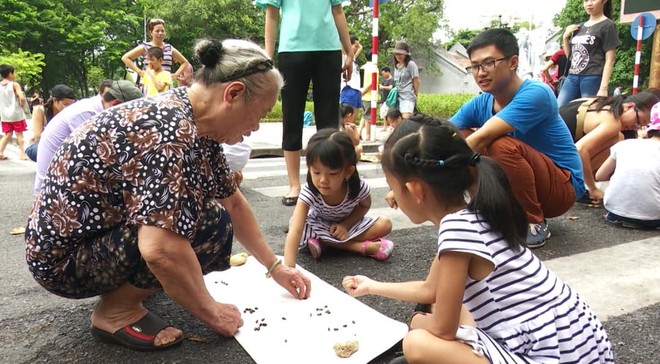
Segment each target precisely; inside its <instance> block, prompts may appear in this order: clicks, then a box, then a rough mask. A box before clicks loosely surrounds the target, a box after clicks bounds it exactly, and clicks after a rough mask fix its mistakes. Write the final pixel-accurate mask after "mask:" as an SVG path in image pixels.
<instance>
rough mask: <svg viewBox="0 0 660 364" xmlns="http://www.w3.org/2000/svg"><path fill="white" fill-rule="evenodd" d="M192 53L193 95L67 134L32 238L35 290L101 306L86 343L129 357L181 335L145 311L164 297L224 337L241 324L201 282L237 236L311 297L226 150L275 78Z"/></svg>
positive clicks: (236, 46)
mask: <svg viewBox="0 0 660 364" xmlns="http://www.w3.org/2000/svg"><path fill="white" fill-rule="evenodd" d="M195 53H196V55H197V56H198V58H199V59H200V61H201V63H202V65H203V66H202V67H201V69H200V70H199V71H198V72H197V75H196V79H195V83H193V85H192V86H191V87H189V88H177V89H174V90H171V91H167V92H165V93H162V94H160V95H158V96H155V97H153V98H146V99H139V100H134V101H131V102H128V103H125V104H122V105H120V106H117V107H114V108H111V109H108V110H105V111H104V112H102V113H101V114H99V115H97V116H96V117H94V118H92V119H90V120H88V121H87V122H85V123H84V124H82V125H81V126H80V127H79V128H78V129H76V130H75V131H74V133H73V134H72V135H71V137H70V138H69V139H68V140H67V141H66V142H65V143H64V144H63V145H62V147H61V148H60V149H59V150H58V152H57V153H56V154H55V156H54V158H53V160H52V164H51V167H50V171H49V173H48V176H47V178H46V180H45V182H44V186H43V188H42V190H41V194H40V196H38V197H37V200H36V201H35V203H34V207H33V209H32V212H31V214H30V217H29V220H28V225H27V229H26V243H27V248H26V254H27V263H28V266H29V269H30V271H31V272H32V274H33V276H34V278H35V279H36V280H37V282H38V283H39V284H41V285H42V286H43V287H44V288H46V289H47V290H49V291H50V292H52V293H55V294H57V295H60V296H63V297H71V298H83V297H91V296H97V295H100V296H101V298H100V300H99V302H98V304H97V305H96V307H95V309H94V311H93V313H92V317H91V322H92V333H93V335H94V336H95V337H96V338H97V339H102V340H104V341H109V342H113V343H117V344H121V345H124V346H127V347H130V348H133V349H137V350H153V349H162V348H166V347H168V346H172V345H175V344H178V343H180V342H181V340H182V338H183V334H182V332H181V331H180V330H178V329H176V328H173V327H170V326H169V325H168V324H166V323H164V322H163V321H162V320H161V319H159V318H158V317H157V316H156V315H155V314H153V313H150V312H148V311H147V310H146V309H145V308H144V307H143V306H142V301H143V300H144V299H145V298H147V297H148V296H149V295H151V294H153V293H155V292H157V291H160V290H164V291H165V293H166V294H167V295H168V296H169V297H171V298H172V299H173V300H174V301H175V302H176V303H178V304H179V305H180V306H182V307H183V308H184V309H186V310H187V311H188V312H190V313H191V314H192V315H193V316H195V317H196V318H198V319H199V320H201V321H202V322H204V323H205V324H207V325H208V326H209V327H210V328H212V329H213V330H214V331H216V332H218V333H220V334H222V335H225V336H232V335H234V334H235V333H236V332H237V330H238V329H239V327H241V326H242V325H243V320H242V319H241V315H240V313H239V311H238V309H237V308H236V307H235V306H234V305H230V304H223V303H219V302H216V301H215V300H214V299H213V298H212V297H211V295H210V294H209V292H208V290H207V289H206V286H205V285H204V281H203V274H205V273H208V272H211V271H216V270H223V269H227V268H228V266H229V256H230V254H231V248H232V239H233V235H236V237H237V238H238V239H239V240H240V241H241V242H243V246H244V247H245V248H246V249H247V250H248V251H249V252H250V253H252V254H253V255H254V257H255V258H256V259H257V260H258V261H259V262H260V263H261V264H263V265H264V267H265V268H264V271H265V272H266V273H267V276H268V277H272V278H273V279H274V280H275V281H276V282H277V283H278V284H280V285H281V286H282V287H284V288H285V289H286V290H287V291H289V292H290V293H291V294H292V295H294V296H295V297H297V298H299V299H303V298H307V297H308V296H309V292H310V289H311V286H310V281H309V279H308V278H307V277H305V276H303V275H302V274H301V273H300V272H299V271H297V270H295V269H292V268H289V267H285V266H283V265H282V264H281V262H280V260H278V259H277V257H276V256H275V255H274V254H273V252H272V251H271V249H270V247H269V245H268V243H267V242H266V241H265V239H264V237H263V235H262V234H261V232H260V230H259V227H258V225H257V223H256V219H255V217H254V215H253V213H252V210H251V209H250V207H249V205H248V203H247V201H246V200H245V198H244V196H243V195H242V194H241V192H240V191H239V190H238V189H237V188H236V184H235V182H234V179H233V175H232V174H231V173H229V168H228V166H227V162H226V159H225V156H224V154H223V151H222V147H221V144H220V143H228V144H232V143H237V142H240V141H242V140H243V137H244V136H247V135H250V133H251V132H252V131H255V130H257V129H258V128H259V120H260V119H261V118H263V117H264V116H265V115H266V113H268V111H269V110H270V109H271V108H272V107H273V105H274V104H275V101H276V100H277V95H278V93H279V91H280V88H281V87H282V83H283V80H282V76H281V75H280V73H279V71H277V70H276V69H274V68H273V63H272V61H271V60H270V59H269V57H268V56H267V55H266V53H265V52H264V51H263V50H262V49H261V48H259V47H258V46H257V45H255V44H253V43H251V42H248V41H242V40H225V41H223V42H221V41H217V40H201V41H199V42H198V43H197V44H196V45H195ZM239 120H240V121H239Z"/></svg>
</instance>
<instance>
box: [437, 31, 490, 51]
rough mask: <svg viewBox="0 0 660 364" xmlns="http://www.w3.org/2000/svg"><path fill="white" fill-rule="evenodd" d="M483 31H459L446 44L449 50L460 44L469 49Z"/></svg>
mask: <svg viewBox="0 0 660 364" xmlns="http://www.w3.org/2000/svg"><path fill="white" fill-rule="evenodd" d="M481 32H482V30H475V29H459V30H458V31H457V32H456V33H455V34H452V35H451V40H450V41H449V42H447V44H445V47H447V49H449V48H451V47H452V46H453V45H454V44H456V43H460V44H461V45H462V46H463V47H465V48H467V46H468V45H469V44H470V42H471V41H472V39H474V37H476V36H477V34H479V33H481Z"/></svg>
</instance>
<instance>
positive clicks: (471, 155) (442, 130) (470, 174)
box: [381, 114, 527, 250]
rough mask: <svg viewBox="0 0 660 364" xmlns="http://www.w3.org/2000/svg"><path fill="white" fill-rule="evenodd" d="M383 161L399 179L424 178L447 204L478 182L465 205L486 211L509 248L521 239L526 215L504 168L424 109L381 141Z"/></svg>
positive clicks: (460, 198) (458, 202) (460, 202)
mask: <svg viewBox="0 0 660 364" xmlns="http://www.w3.org/2000/svg"><path fill="white" fill-rule="evenodd" d="M381 164H382V166H383V169H384V170H386V171H387V172H388V173H390V174H392V175H393V176H394V177H395V178H397V179H398V180H399V181H401V182H402V183H405V182H406V181H409V180H411V179H413V178H418V179H421V180H423V181H425V182H426V183H427V184H428V185H429V186H430V187H431V189H432V190H433V193H434V194H435V197H436V198H437V199H438V201H441V202H442V203H444V204H447V205H448V206H461V205H465V204H466V197H465V196H466V193H467V192H468V191H470V190H471V189H472V188H473V186H474V185H475V183H476V192H475V193H474V194H473V195H472V196H470V201H469V203H467V208H468V209H469V210H471V211H473V212H476V213H479V214H480V215H481V216H482V217H484V218H485V220H486V221H487V222H488V223H489V225H490V227H491V229H492V230H494V231H496V232H498V233H500V234H502V236H503V237H504V239H506V241H507V242H508V244H509V246H510V247H511V248H512V249H514V250H517V249H518V248H519V247H520V245H521V243H522V242H523V241H524V238H525V236H526V233H527V218H526V215H525V212H524V210H523V208H522V207H521V206H520V204H519V203H518V202H517V201H516V199H515V196H514V195H513V191H512V190H511V185H510V184H509V180H508V178H507V176H506V174H505V173H504V170H502V168H500V167H499V165H497V163H496V162H495V161H494V160H492V159H490V158H488V157H483V156H481V155H479V154H478V153H475V152H473V151H472V149H470V147H469V146H468V145H467V143H466V142H465V139H464V138H463V136H462V134H461V132H460V131H459V130H458V129H456V127H455V126H454V125H453V124H451V123H449V122H448V121H446V120H441V119H439V118H435V117H430V116H426V115H422V114H416V115H413V116H412V117H410V118H409V119H406V120H404V121H403V122H402V123H401V124H400V125H399V127H398V128H397V129H396V130H395V131H394V132H393V133H392V135H390V137H389V138H388V139H387V141H386V142H385V148H384V150H383V156H382V159H381ZM475 169H476V173H475Z"/></svg>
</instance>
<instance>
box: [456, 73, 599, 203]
mask: <svg viewBox="0 0 660 364" xmlns="http://www.w3.org/2000/svg"><path fill="white" fill-rule="evenodd" d="M493 102H494V98H493V95H492V94H490V93H487V92H484V93H482V94H481V95H478V96H476V97H475V98H473V99H472V100H470V101H468V102H467V103H466V104H465V105H463V107H461V109H460V110H458V112H457V113H456V115H454V116H453V117H452V118H451V119H449V121H451V122H452V123H453V124H454V125H456V127H458V128H459V129H467V128H479V127H482V126H483V125H484V124H485V123H486V121H488V120H489V119H490V118H492V117H493V116H497V117H499V118H500V119H502V120H504V121H506V122H507V123H508V124H509V125H511V126H513V127H514V128H516V130H514V131H513V132H512V133H511V134H510V135H511V136H512V137H514V138H516V139H520V140H521V141H523V142H525V143H526V144H528V145H530V146H531V147H532V148H534V149H536V150H538V151H539V152H541V153H543V154H545V155H546V156H548V158H550V160H552V161H553V162H554V163H555V164H556V165H557V166H558V167H559V168H561V169H565V170H568V171H569V172H570V173H571V183H573V189H574V190H575V198H576V199H578V198H580V197H582V195H583V194H584V192H585V191H586V189H585V187H584V179H583V174H582V161H581V160H580V155H579V154H578V151H577V148H575V144H574V143H573V138H572V137H571V132H570V131H569V130H568V127H567V126H566V123H564V121H563V120H562V118H561V116H559V111H558V110H559V108H558V107H557V100H556V99H555V95H554V93H553V92H552V90H551V89H550V87H548V86H547V85H545V84H543V83H541V82H538V81H532V80H524V81H523V83H522V85H520V88H519V89H518V91H517V92H516V94H515V95H514V96H513V99H512V100H511V102H509V104H508V105H506V106H505V107H503V108H502V110H500V111H499V112H498V113H497V114H493Z"/></svg>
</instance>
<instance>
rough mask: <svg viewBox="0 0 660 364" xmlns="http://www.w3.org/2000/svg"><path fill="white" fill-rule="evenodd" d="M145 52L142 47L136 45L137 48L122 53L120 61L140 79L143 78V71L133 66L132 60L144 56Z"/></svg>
mask: <svg viewBox="0 0 660 364" xmlns="http://www.w3.org/2000/svg"><path fill="white" fill-rule="evenodd" d="M145 52H146V51H145V50H144V47H142V45H138V46H137V47H135V48H133V49H131V50H130V51H128V52H126V53H124V55H123V56H121V60H122V62H124V64H125V65H126V67H128V68H130V69H132V70H133V71H135V73H137V74H138V76H140V77H144V71H143V70H141V69H140V68H139V67H138V66H137V65H136V64H135V62H133V60H134V59H136V58H137V57H140V56H142V55H144V53H145Z"/></svg>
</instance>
